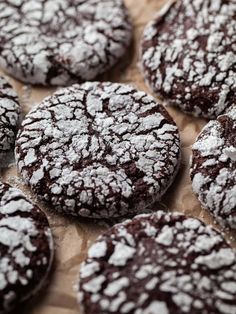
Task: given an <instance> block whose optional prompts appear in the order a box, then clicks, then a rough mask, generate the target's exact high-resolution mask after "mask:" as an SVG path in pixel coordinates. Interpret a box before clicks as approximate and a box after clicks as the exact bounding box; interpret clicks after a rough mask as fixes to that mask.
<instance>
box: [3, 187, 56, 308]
mask: <svg viewBox="0 0 236 314" xmlns="http://www.w3.org/2000/svg"><path fill="white" fill-rule="evenodd" d="M0 256H1V259H0V312H1V313H5V312H8V311H9V310H10V309H12V308H14V307H16V306H17V304H18V303H19V302H22V301H24V300H26V299H28V298H29V297H31V296H32V295H33V294H34V293H36V292H37V290H39V288H40V287H41V285H42V284H43V283H44V281H45V279H46V276H47V275H48V272H49V270H50V267H51V263H52V258H53V240H52V234H51V231H50V228H49V225H48V221H47V218H46V216H45V215H44V213H43V212H42V211H41V210H39V208H38V207H37V206H35V205H33V204H32V203H31V202H30V201H29V200H28V199H27V198H26V197H25V196H24V194H23V193H22V192H21V191H19V190H18V189H16V188H13V187H11V186H9V185H8V184H5V183H1V182H0Z"/></svg>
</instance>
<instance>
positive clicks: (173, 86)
mask: <svg viewBox="0 0 236 314" xmlns="http://www.w3.org/2000/svg"><path fill="white" fill-rule="evenodd" d="M235 20H236V3H235V1H231V0H182V1H181V0H179V1H170V4H169V5H168V6H166V7H165V9H163V11H161V13H160V14H159V16H158V17H157V18H156V19H155V20H154V21H152V22H151V23H150V24H149V25H148V26H147V27H146V29H145V31H144V35H143V40H142V48H141V49H142V53H141V54H142V57H141V58H142V68H143V71H144V76H145V78H146V81H147V82H148V83H149V84H150V86H151V88H152V89H153V90H154V92H156V93H157V94H158V95H160V96H161V97H162V98H164V99H166V100H167V102H168V103H169V104H172V105H177V106H178V107H180V108H181V109H182V110H184V111H185V112H187V113H189V114H193V115H195V116H201V117H206V118H210V119H213V118H215V117H217V116H218V115H219V114H221V113H223V112H224V110H225V109H226V108H228V107H230V106H231V105H232V104H233V103H235V102H236V44H235V42H236V31H235Z"/></svg>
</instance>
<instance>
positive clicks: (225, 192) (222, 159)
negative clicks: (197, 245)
mask: <svg viewBox="0 0 236 314" xmlns="http://www.w3.org/2000/svg"><path fill="white" fill-rule="evenodd" d="M191 178H192V185H193V191H194V192H195V193H196V194H197V196H198V198H199V200H200V202H201V204H202V206H203V207H205V208H207V209H209V210H210V211H211V213H212V214H213V215H214V217H215V218H216V220H217V221H218V222H219V223H221V224H222V225H224V226H230V227H232V228H234V229H236V105H234V106H232V108H230V109H229V110H228V112H227V113H225V114H224V115H221V116H219V117H218V118H217V120H214V121H210V122H209V123H208V124H207V125H206V126H205V127H204V129H203V130H202V132H201V133H200V135H199V136H198V138H197V140H196V143H195V144H194V145H193V156H192V165H191Z"/></svg>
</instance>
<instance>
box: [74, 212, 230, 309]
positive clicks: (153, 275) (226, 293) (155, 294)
mask: <svg viewBox="0 0 236 314" xmlns="http://www.w3.org/2000/svg"><path fill="white" fill-rule="evenodd" d="M78 289H79V294H78V299H79V302H80V304H81V305H82V309H83V313H84V314H92V313H96V314H110V313H116V314H121V313H129V314H157V313H158V314H159V313H160V314H172V313H176V314H188V313H189V314H190V313H191V314H199V313H201V314H233V313H235V312H236V299H235V293H236V254H235V252H234V250H233V249H232V248H230V246H229V245H228V244H227V242H226V241H225V240H224V239H223V237H222V236H221V234H220V233H218V232H217V231H216V230H214V229H213V228H212V227H211V226H206V225H205V224H204V223H202V222H201V221H200V220H198V219H195V218H188V217H186V216H184V215H180V214H173V213H166V212H163V211H158V212H157V213H155V214H152V215H140V216H137V217H135V218H134V219H133V220H128V221H126V222H124V223H121V224H118V225H115V226H114V227H113V228H111V229H110V230H108V231H107V232H106V233H105V234H104V235H102V236H100V237H99V238H98V240H97V241H96V242H95V244H93V245H92V246H91V248H90V249H89V251H88V257H87V259H86V261H85V262H84V263H83V264H82V266H81V269H80V283H79V287H78Z"/></svg>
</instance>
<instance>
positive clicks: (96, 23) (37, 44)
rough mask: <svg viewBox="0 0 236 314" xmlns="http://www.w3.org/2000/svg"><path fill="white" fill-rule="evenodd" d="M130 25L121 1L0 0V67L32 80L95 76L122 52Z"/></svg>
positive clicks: (66, 81)
mask: <svg viewBox="0 0 236 314" xmlns="http://www.w3.org/2000/svg"><path fill="white" fill-rule="evenodd" d="M131 33H132V27H131V23H130V20H129V17H128V13H127V9H126V7H125V6H124V3H123V0H102V1H101V0H86V1H85V0H74V1H71V0H38V1H34V0H30V1H29V0H6V1H1V3H0V66H1V67H2V68H3V69H4V70H5V71H7V72H8V73H9V74H11V75H12V76H14V77H16V78H17V79H19V80H22V81H24V82H27V83H30V84H43V85H67V84H69V83H70V82H80V81H86V80H92V79H94V78H95V77H96V76H97V75H98V74H101V73H103V72H105V71H106V70H108V69H110V68H111V67H112V66H113V65H114V64H115V63H116V62H117V61H118V60H119V59H120V58H121V57H122V55H123V54H124V53H125V52H126V50H127V48H128V46H129V44H130V41H131Z"/></svg>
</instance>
